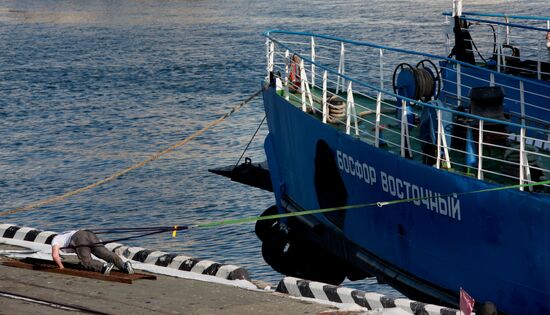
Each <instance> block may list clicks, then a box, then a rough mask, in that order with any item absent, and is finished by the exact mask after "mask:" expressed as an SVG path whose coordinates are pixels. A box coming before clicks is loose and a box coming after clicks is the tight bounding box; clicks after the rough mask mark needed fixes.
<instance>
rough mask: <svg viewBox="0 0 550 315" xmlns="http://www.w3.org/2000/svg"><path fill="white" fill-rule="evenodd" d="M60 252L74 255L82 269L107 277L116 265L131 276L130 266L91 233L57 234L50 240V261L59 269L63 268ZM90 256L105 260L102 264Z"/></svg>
mask: <svg viewBox="0 0 550 315" xmlns="http://www.w3.org/2000/svg"><path fill="white" fill-rule="evenodd" d="M60 252H63V253H74V252H76V255H77V256H78V260H79V261H80V263H81V264H82V266H83V267H84V269H87V270H92V271H98V272H101V273H103V274H104V275H109V274H110V273H111V269H113V267H114V266H115V265H116V267H117V268H118V269H120V270H121V271H124V272H126V273H128V274H133V273H134V269H133V268H132V264H131V263H130V262H129V261H127V262H123V261H122V259H121V258H120V257H119V256H118V255H117V254H115V253H113V252H111V251H110V250H108V249H107V248H106V247H105V245H103V243H101V240H100V239H99V238H98V237H97V236H96V235H95V234H94V233H93V232H91V231H88V230H79V231H70V232H65V233H62V234H58V235H57V236H55V237H54V238H53V240H52V259H53V261H54V262H55V263H56V264H57V266H58V267H59V268H60V269H63V268H65V267H64V266H63V263H62V262H61V257H60V255H59V254H60ZM92 254H94V255H95V256H96V257H98V258H101V259H103V260H105V261H106V262H107V263H105V264H104V263H102V262H100V261H98V260H94V259H92Z"/></svg>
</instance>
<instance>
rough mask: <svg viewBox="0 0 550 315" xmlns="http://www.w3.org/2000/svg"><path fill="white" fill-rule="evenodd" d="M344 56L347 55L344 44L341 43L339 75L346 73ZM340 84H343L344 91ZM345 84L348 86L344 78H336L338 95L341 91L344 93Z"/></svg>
mask: <svg viewBox="0 0 550 315" xmlns="http://www.w3.org/2000/svg"><path fill="white" fill-rule="evenodd" d="M344 54H345V50H344V42H341V43H340V61H339V63H338V74H344V73H345V72H346V69H345V62H344ZM340 82H342V90H340ZM345 84H346V81H345V80H344V78H342V77H340V76H338V78H336V94H338V92H339V91H342V92H343V91H344V86H345Z"/></svg>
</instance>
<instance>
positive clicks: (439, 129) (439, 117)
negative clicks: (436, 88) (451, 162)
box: [435, 109, 443, 169]
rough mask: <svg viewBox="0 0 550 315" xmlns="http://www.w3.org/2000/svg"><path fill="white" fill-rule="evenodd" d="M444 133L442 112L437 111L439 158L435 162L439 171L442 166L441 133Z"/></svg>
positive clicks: (437, 152)
mask: <svg viewBox="0 0 550 315" xmlns="http://www.w3.org/2000/svg"><path fill="white" fill-rule="evenodd" d="M442 131H443V128H442V125H441V110H440V109H438V110H437V151H436V154H437V158H436V160H435V168H437V169H439V168H440V165H441V133H442Z"/></svg>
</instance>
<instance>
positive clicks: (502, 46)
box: [444, 12, 550, 80]
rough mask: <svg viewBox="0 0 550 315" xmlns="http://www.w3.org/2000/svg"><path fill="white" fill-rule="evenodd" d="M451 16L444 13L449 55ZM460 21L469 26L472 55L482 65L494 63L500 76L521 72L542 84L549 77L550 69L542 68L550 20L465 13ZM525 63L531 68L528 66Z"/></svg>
mask: <svg viewBox="0 0 550 315" xmlns="http://www.w3.org/2000/svg"><path fill="white" fill-rule="evenodd" d="M451 15H452V14H451V13H444V16H445V24H446V25H447V27H446V38H447V41H446V44H447V45H446V52H447V54H448V55H449V54H450V53H451V48H452V46H453V45H454V42H453V41H452V40H451V39H452V38H453V37H454V35H453V26H454V22H453V19H452V18H451ZM461 18H462V19H463V20H464V21H466V22H467V23H468V25H469V27H468V30H469V31H470V35H471V37H472V39H471V40H468V41H469V42H470V43H471V44H472V49H471V50H469V52H471V53H473V54H474V55H475V56H477V57H479V59H481V60H480V61H481V62H484V63H492V64H493V66H494V67H495V68H496V70H497V72H509V73H514V72H521V73H523V74H524V75H526V76H531V77H533V78H537V79H539V80H540V79H541V78H543V77H544V76H548V77H550V69H548V68H547V67H543V66H542V65H543V62H548V56H549V53H550V51H549V49H548V48H547V45H546V44H547V42H548V41H550V39H548V37H547V36H550V35H549V34H550V33H549V32H550V18H547V17H533V16H520V15H505V14H484V13H475V12H463V14H462V17H461ZM519 23H521V24H519ZM517 48H520V49H519V50H516V49H517ZM516 53H517V54H519V55H516ZM526 60H530V61H531V65H529V66H527V62H526ZM521 65H523V66H521Z"/></svg>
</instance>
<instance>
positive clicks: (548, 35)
mask: <svg viewBox="0 0 550 315" xmlns="http://www.w3.org/2000/svg"><path fill="white" fill-rule="evenodd" d="M546 48H547V49H548V50H550V32H548V33H546Z"/></svg>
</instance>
